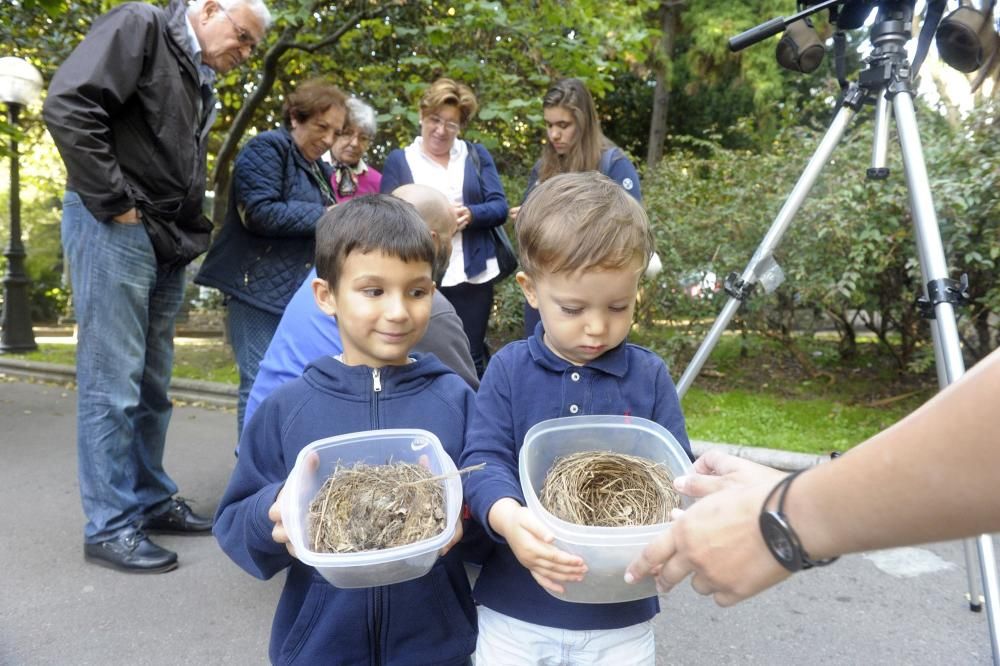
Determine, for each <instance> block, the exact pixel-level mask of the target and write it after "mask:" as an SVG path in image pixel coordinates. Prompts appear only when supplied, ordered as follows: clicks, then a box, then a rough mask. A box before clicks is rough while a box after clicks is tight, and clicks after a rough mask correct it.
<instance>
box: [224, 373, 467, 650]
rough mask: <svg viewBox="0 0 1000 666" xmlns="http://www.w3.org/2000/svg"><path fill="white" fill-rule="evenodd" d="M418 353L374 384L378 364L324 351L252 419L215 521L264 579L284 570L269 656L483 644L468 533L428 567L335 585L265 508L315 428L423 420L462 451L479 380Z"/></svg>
mask: <svg viewBox="0 0 1000 666" xmlns="http://www.w3.org/2000/svg"><path fill="white" fill-rule="evenodd" d="M414 356H416V357H417V360H416V361H415V362H414V363H410V364H408V365H403V366H388V367H385V368H382V369H381V376H380V382H381V390H380V391H377V392H376V391H375V390H374V385H373V376H372V369H371V368H368V367H365V366H347V365H344V364H343V363H341V362H340V361H338V360H336V359H334V358H332V357H329V356H326V357H323V358H321V359H318V360H317V361H315V362H314V363H312V364H310V365H309V366H307V367H306V370H305V373H304V374H303V375H302V376H301V377H299V378H298V379H294V380H292V381H290V382H288V383H286V384H283V385H282V386H281V387H279V388H278V389H276V390H275V391H274V393H272V394H271V395H270V396H269V397H268V398H267V399H266V400H264V402H263V403H261V405H260V408H259V409H258V410H257V412H256V413H255V414H254V415H253V418H252V419H250V421H249V423H247V426H246V429H245V430H244V432H243V437H242V438H241V441H240V456H239V458H238V459H237V461H236V469H234V470H233V475H232V477H231V478H230V480H229V485H228V487H227V488H226V491H225V493H224V494H223V496H222V499H221V500H220V502H219V509H218V512H217V513H216V516H215V526H214V527H213V529H212V531H213V532H214V534H215V537H216V539H218V541H219V545H220V546H222V550H223V551H225V553H226V554H227V555H228V556H229V557H230V558H232V559H233V561H234V562H236V563H237V564H238V565H239V566H240V567H242V568H243V569H244V570H246V571H247V572H248V573H250V574H253V575H254V576H256V577H258V578H262V579H267V578H270V577H272V576H274V575H275V574H276V573H278V572H280V571H283V570H285V569H287V570H288V575H287V576H286V578H285V585H284V588H283V589H282V592H281V598H280V600H279V601H278V608H277V610H276V611H275V614H274V622H273V624H272V627H271V644H270V649H269V657H270V660H271V662H272V663H276V664H285V663H291V662H295V663H300V664H329V663H334V662H336V663H338V664H369V663H371V664H407V665H408V664H456V665H457V664H463V665H464V664H466V663H468V658H469V655H471V654H472V652H473V651H474V650H475V647H476V633H477V631H476V610H475V606H474V605H473V602H472V595H471V591H470V590H469V581H468V578H467V576H466V573H465V567H464V566H463V564H462V558H463V556H464V555H465V554H466V552H467V551H465V550H464V546H465V545H466V543H465V542H464V541H463V544H460V546H456V547H455V548H452V550H451V551H449V552H448V554H447V555H445V556H444V557H442V558H438V560H437V561H436V562H435V563H434V566H433V567H432V568H431V571H430V572H429V573H428V574H427V575H426V576H423V577H422V578H417V579H416V580H411V581H407V582H405V583H398V584H396V585H388V586H382V587H371V588H358V589H339V588H336V587H333V586H332V585H330V584H329V583H328V582H327V581H326V580H325V579H324V578H322V577H321V576H320V575H319V574H318V573H316V571H315V570H314V569H313V568H312V567H309V566H306V565H304V564H302V563H301V562H300V561H299V560H297V559H295V558H293V557H292V556H291V555H289V554H288V551H287V550H286V549H285V546H284V545H283V544H279V543H275V542H274V540H273V539H272V538H271V529H272V528H273V527H274V523H272V522H271V520H269V519H268V517H267V511H268V508H269V507H270V506H271V504H273V503H274V500H275V498H276V497H277V495H278V491H279V490H280V489H281V487H282V484H284V482H285V479H286V478H287V477H288V473H289V472H290V471H291V469H292V467H293V466H294V464H295V458H296V456H297V455H298V453H299V451H300V450H301V449H302V448H303V447H304V446H306V445H307V444H309V443H310V442H313V441H315V440H317V439H322V438H324V437H331V436H334V435H340V434H345V433H350V432H358V431H363V430H375V429H380V428H423V429H424V430H429V431H431V432H433V433H434V434H436V435H437V436H438V438H439V439H440V440H441V443H442V444H443V445H444V448H445V450H446V451H447V452H448V455H450V456H451V457H452V458H453V459H454V460H456V461H457V460H458V458H459V455H460V453H461V450H462V446H463V443H464V441H465V435H466V430H467V425H468V415H469V413H470V412H471V410H472V401H473V396H474V394H473V392H472V389H470V388H469V386H468V385H467V384H466V383H465V382H464V381H463V380H462V379H461V378H460V377H459V376H458V375H456V374H455V373H453V372H452V371H451V370H449V369H448V368H446V367H445V366H444V365H443V364H442V363H441V362H440V361H438V360H437V358H435V357H434V356H433V355H414ZM466 536H467V537H468V535H466Z"/></svg>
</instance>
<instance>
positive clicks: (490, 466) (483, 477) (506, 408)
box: [461, 324, 691, 630]
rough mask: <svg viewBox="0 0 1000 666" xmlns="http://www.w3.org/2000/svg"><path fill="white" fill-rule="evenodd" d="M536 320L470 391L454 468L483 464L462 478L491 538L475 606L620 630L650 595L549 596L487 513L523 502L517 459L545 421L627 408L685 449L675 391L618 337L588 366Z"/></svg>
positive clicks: (648, 609) (662, 370)
mask: <svg viewBox="0 0 1000 666" xmlns="http://www.w3.org/2000/svg"><path fill="white" fill-rule="evenodd" d="M543 335H544V329H543V328H542V325H541V324H539V325H538V326H537V327H536V328H535V334H534V335H533V336H532V337H530V338H528V339H527V340H518V341H517V342H512V343H510V344H509V345H507V346H506V347H504V348H503V349H501V350H500V351H499V352H497V354H496V356H494V357H493V358H492V359H490V365H489V367H488V368H487V369H486V374H485V375H483V381H482V384H480V386H479V392H478V393H477V394H476V411H475V413H474V414H473V418H472V426H471V428H470V429H469V437H468V444H467V445H466V448H465V452H464V453H463V454H462V463H461V466H466V465H476V464H478V463H483V462H485V463H486V467H485V469H483V470H482V471H481V472H476V473H475V474H469V475H468V476H466V477H465V478H464V479H463V482H462V486H463V490H464V491H465V501H466V504H468V506H469V510H470V511H471V512H472V517H473V518H475V519H476V521H477V522H479V524H480V525H482V526H483V527H484V528H485V529H486V531H487V533H489V534H490V536H492V537H493V538H494V540H495V541H496V542H497V545H496V547H495V548H494V549H493V551H492V555H491V556H490V557H489V558H488V559H487V560H486V562H485V563H484V564H483V568H482V571H480V573H479V578H478V580H477V581H476V589H475V598H476V601H477V602H478V603H481V604H483V605H484V606H486V607H487V608H491V609H493V610H495V611H497V612H500V613H503V614H504V615H508V616H510V617H513V618H517V619H518V620H523V621H525V622H531V623H532V624H540V625H543V626H546V627H558V628H560V629H573V630H591V629H618V628H621V627H627V626H629V625H632V624H636V623H638V622H644V621H646V620H649V619H650V618H652V617H653V616H654V615H655V614H656V613H657V611H658V610H659V606H658V604H657V600H656V597H650V598H648V599H640V600H638V601H627V602H623V603H613V604H575V603H569V602H567V601H562V600H561V599H557V598H556V597H554V596H552V595H550V594H549V593H548V592H546V591H545V590H544V589H542V587H541V586H540V585H539V584H538V583H537V582H535V579H534V578H532V576H531V573H530V572H529V571H528V569H526V568H525V567H524V566H523V565H521V563H520V562H518V561H517V558H515V557H514V552H513V551H512V550H511V548H510V546H508V545H507V543H506V542H504V541H503V539H502V538H501V537H500V536H499V535H497V534H496V533H495V532H493V530H491V529H490V527H489V519H488V516H489V512H490V509H491V508H492V507H493V505H494V504H495V503H496V502H497V501H498V500H500V499H502V498H504V497H511V498H513V499H515V500H517V501H518V502H520V503H521V505H522V506H523V505H524V504H525V500H524V494H523V493H522V492H521V482H520V478H519V476H518V456H519V454H520V451H521V445H522V444H523V443H524V436H525V434H526V433H527V432H528V430H529V429H530V428H531V427H532V426H533V425H535V424H536V423H540V422H542V421H545V420H547V419H554V418H559V417H563V416H574V415H577V416H584V415H589V414H631V415H632V416H637V417H640V418H644V419H649V420H651V421H655V422H657V423H659V424H660V425H662V426H663V427H664V428H666V429H667V430H669V431H670V433H671V434H672V435H673V436H674V437H676V438H677V441H678V442H679V443H680V444H681V446H683V447H684V450H685V452H687V453H688V455H690V454H691V445H690V443H689V441H688V436H687V430H686V429H685V427H684V415H683V414H682V413H681V405H680V401H679V400H678V398H677V391H676V389H675V388H674V383H673V381H671V379H670V373H669V372H668V371H667V366H666V365H665V364H664V363H663V360H662V359H661V358H660V357H659V356H657V355H656V354H654V353H653V352H651V351H649V350H648V349H644V348H642V347H639V346H637V345H632V344H629V343H627V342H622V343H621V344H620V345H618V346H617V347H615V348H614V349H612V350H610V351H607V352H605V353H604V354H602V355H601V356H600V357H599V358H597V359H594V360H593V361H591V362H590V363H588V364H587V365H583V366H577V365H573V364H571V363H569V362H568V361H566V360H563V359H561V358H559V357H558V356H556V355H555V354H554V353H552V351H551V350H550V349H549V348H548V347H546V346H545V343H544V342H543Z"/></svg>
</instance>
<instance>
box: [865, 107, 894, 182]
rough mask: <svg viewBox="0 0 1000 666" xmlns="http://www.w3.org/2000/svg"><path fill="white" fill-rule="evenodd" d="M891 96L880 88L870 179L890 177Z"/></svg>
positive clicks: (876, 108) (868, 173)
mask: <svg viewBox="0 0 1000 666" xmlns="http://www.w3.org/2000/svg"><path fill="white" fill-rule="evenodd" d="M889 111H890V109H889V98H888V97H886V94H885V91H884V90H880V91H879V93H878V101H876V102H875V137H874V140H873V141H872V165H871V167H869V168H868V171H867V172H866V175H867V176H868V178H869V179H870V180H885V179H886V178H888V177H889V168H888V167H887V166H886V165H885V164H886V152H887V151H888V145H889Z"/></svg>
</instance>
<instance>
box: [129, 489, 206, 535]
mask: <svg viewBox="0 0 1000 666" xmlns="http://www.w3.org/2000/svg"><path fill="white" fill-rule="evenodd" d="M142 528H143V529H144V530H147V531H149V532H159V533H160V534H210V533H211V532H212V519H211V518H203V517H202V516H199V515H198V514H196V513H195V512H194V511H192V510H191V507H190V506H188V503H187V502H185V501H184V500H182V499H180V498H176V497H175V498H173V499H171V500H170V506H169V508H167V510H166V511H164V512H163V513H161V514H158V515H156V516H153V517H151V518H147V519H146V520H145V521H144V522H143V524H142Z"/></svg>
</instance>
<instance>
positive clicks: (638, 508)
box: [538, 451, 680, 527]
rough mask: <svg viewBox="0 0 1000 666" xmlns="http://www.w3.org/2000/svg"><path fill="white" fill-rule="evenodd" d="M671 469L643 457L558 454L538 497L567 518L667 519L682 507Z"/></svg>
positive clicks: (604, 522) (600, 522)
mask: <svg viewBox="0 0 1000 666" xmlns="http://www.w3.org/2000/svg"><path fill="white" fill-rule="evenodd" d="M672 481H673V478H672V475H671V474H670V470H669V469H667V467H666V466H665V465H663V464H657V463H654V462H653V461H651V460H648V459H646V458H640V457H638V456H629V455H625V454H622V453H612V452H609V451H581V452H578V453H574V454H571V455H568V456H562V457H560V458H556V460H555V462H554V463H553V465H552V468H551V469H550V470H549V473H548V474H547V475H546V477H545V482H544V483H543V484H542V491H541V493H540V494H539V498H538V499H539V501H540V502H541V504H542V506H543V507H545V509H546V510H547V511H548V512H549V513H551V514H553V515H554V516H556V517H558V518H561V519H562V520H565V521H566V522H570V523H575V524H577V525H588V526H591V527H634V526H637V525H655V524H657V523H664V522H667V520H669V518H670V510H671V509H673V508H675V507H678V506H680V496H679V495H678V493H677V491H676V490H674V487H673V484H672Z"/></svg>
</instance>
